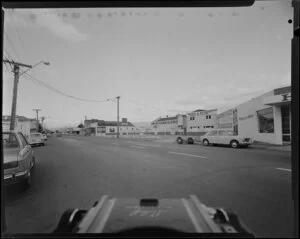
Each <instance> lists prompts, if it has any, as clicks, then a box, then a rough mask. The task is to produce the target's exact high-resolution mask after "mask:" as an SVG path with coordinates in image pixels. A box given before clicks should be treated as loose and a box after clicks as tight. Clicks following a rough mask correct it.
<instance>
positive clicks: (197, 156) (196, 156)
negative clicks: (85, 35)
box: [169, 152, 207, 159]
mask: <svg viewBox="0 0 300 239" xmlns="http://www.w3.org/2000/svg"><path fill="white" fill-rule="evenodd" d="M169 153H170V154H179V155H184V156H189V157H195V158H203V159H206V158H207V157H204V156H200V155H193V154H184V153H176V152H169Z"/></svg>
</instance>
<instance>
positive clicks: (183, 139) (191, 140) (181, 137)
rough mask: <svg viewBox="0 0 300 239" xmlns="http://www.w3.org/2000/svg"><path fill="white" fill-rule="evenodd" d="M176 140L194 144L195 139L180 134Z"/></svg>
mask: <svg viewBox="0 0 300 239" xmlns="http://www.w3.org/2000/svg"><path fill="white" fill-rule="evenodd" d="M176 141H177V143H178V144H183V143H187V144H193V143H194V139H193V138H192V137H185V136H178V137H177V139H176Z"/></svg>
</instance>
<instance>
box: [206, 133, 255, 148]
mask: <svg viewBox="0 0 300 239" xmlns="http://www.w3.org/2000/svg"><path fill="white" fill-rule="evenodd" d="M200 141H201V142H202V143H203V145H205V146H209V145H210V144H216V145H230V146H231V147H232V148H238V147H248V146H249V145H251V144H253V139H252V138H250V137H242V136H239V135H237V134H235V132H234V131H233V130H226V129H214V130H211V131H209V132H207V133H206V134H205V135H203V136H201V137H200Z"/></svg>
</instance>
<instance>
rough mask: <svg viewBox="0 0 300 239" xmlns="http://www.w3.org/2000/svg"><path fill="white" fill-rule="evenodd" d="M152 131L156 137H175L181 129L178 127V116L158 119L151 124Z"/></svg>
mask: <svg viewBox="0 0 300 239" xmlns="http://www.w3.org/2000/svg"><path fill="white" fill-rule="evenodd" d="M151 125H152V129H153V132H154V134H156V135H175V134H178V133H179V132H180V131H181V129H180V127H179V126H178V115H177V116H172V117H168V116H166V117H165V118H158V119H156V120H154V121H152V122H151Z"/></svg>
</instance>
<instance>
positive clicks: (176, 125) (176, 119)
mask: <svg viewBox="0 0 300 239" xmlns="http://www.w3.org/2000/svg"><path fill="white" fill-rule="evenodd" d="M151 125H152V128H153V131H154V132H155V134H156V135H190V136H192V135H194V136H201V135H203V134H205V133H206V132H207V131H208V129H211V128H216V127H217V109H213V110H195V111H193V112H191V113H189V114H187V115H183V114H178V115H176V116H172V117H165V118H158V119H156V120H154V121H152V123H151Z"/></svg>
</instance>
